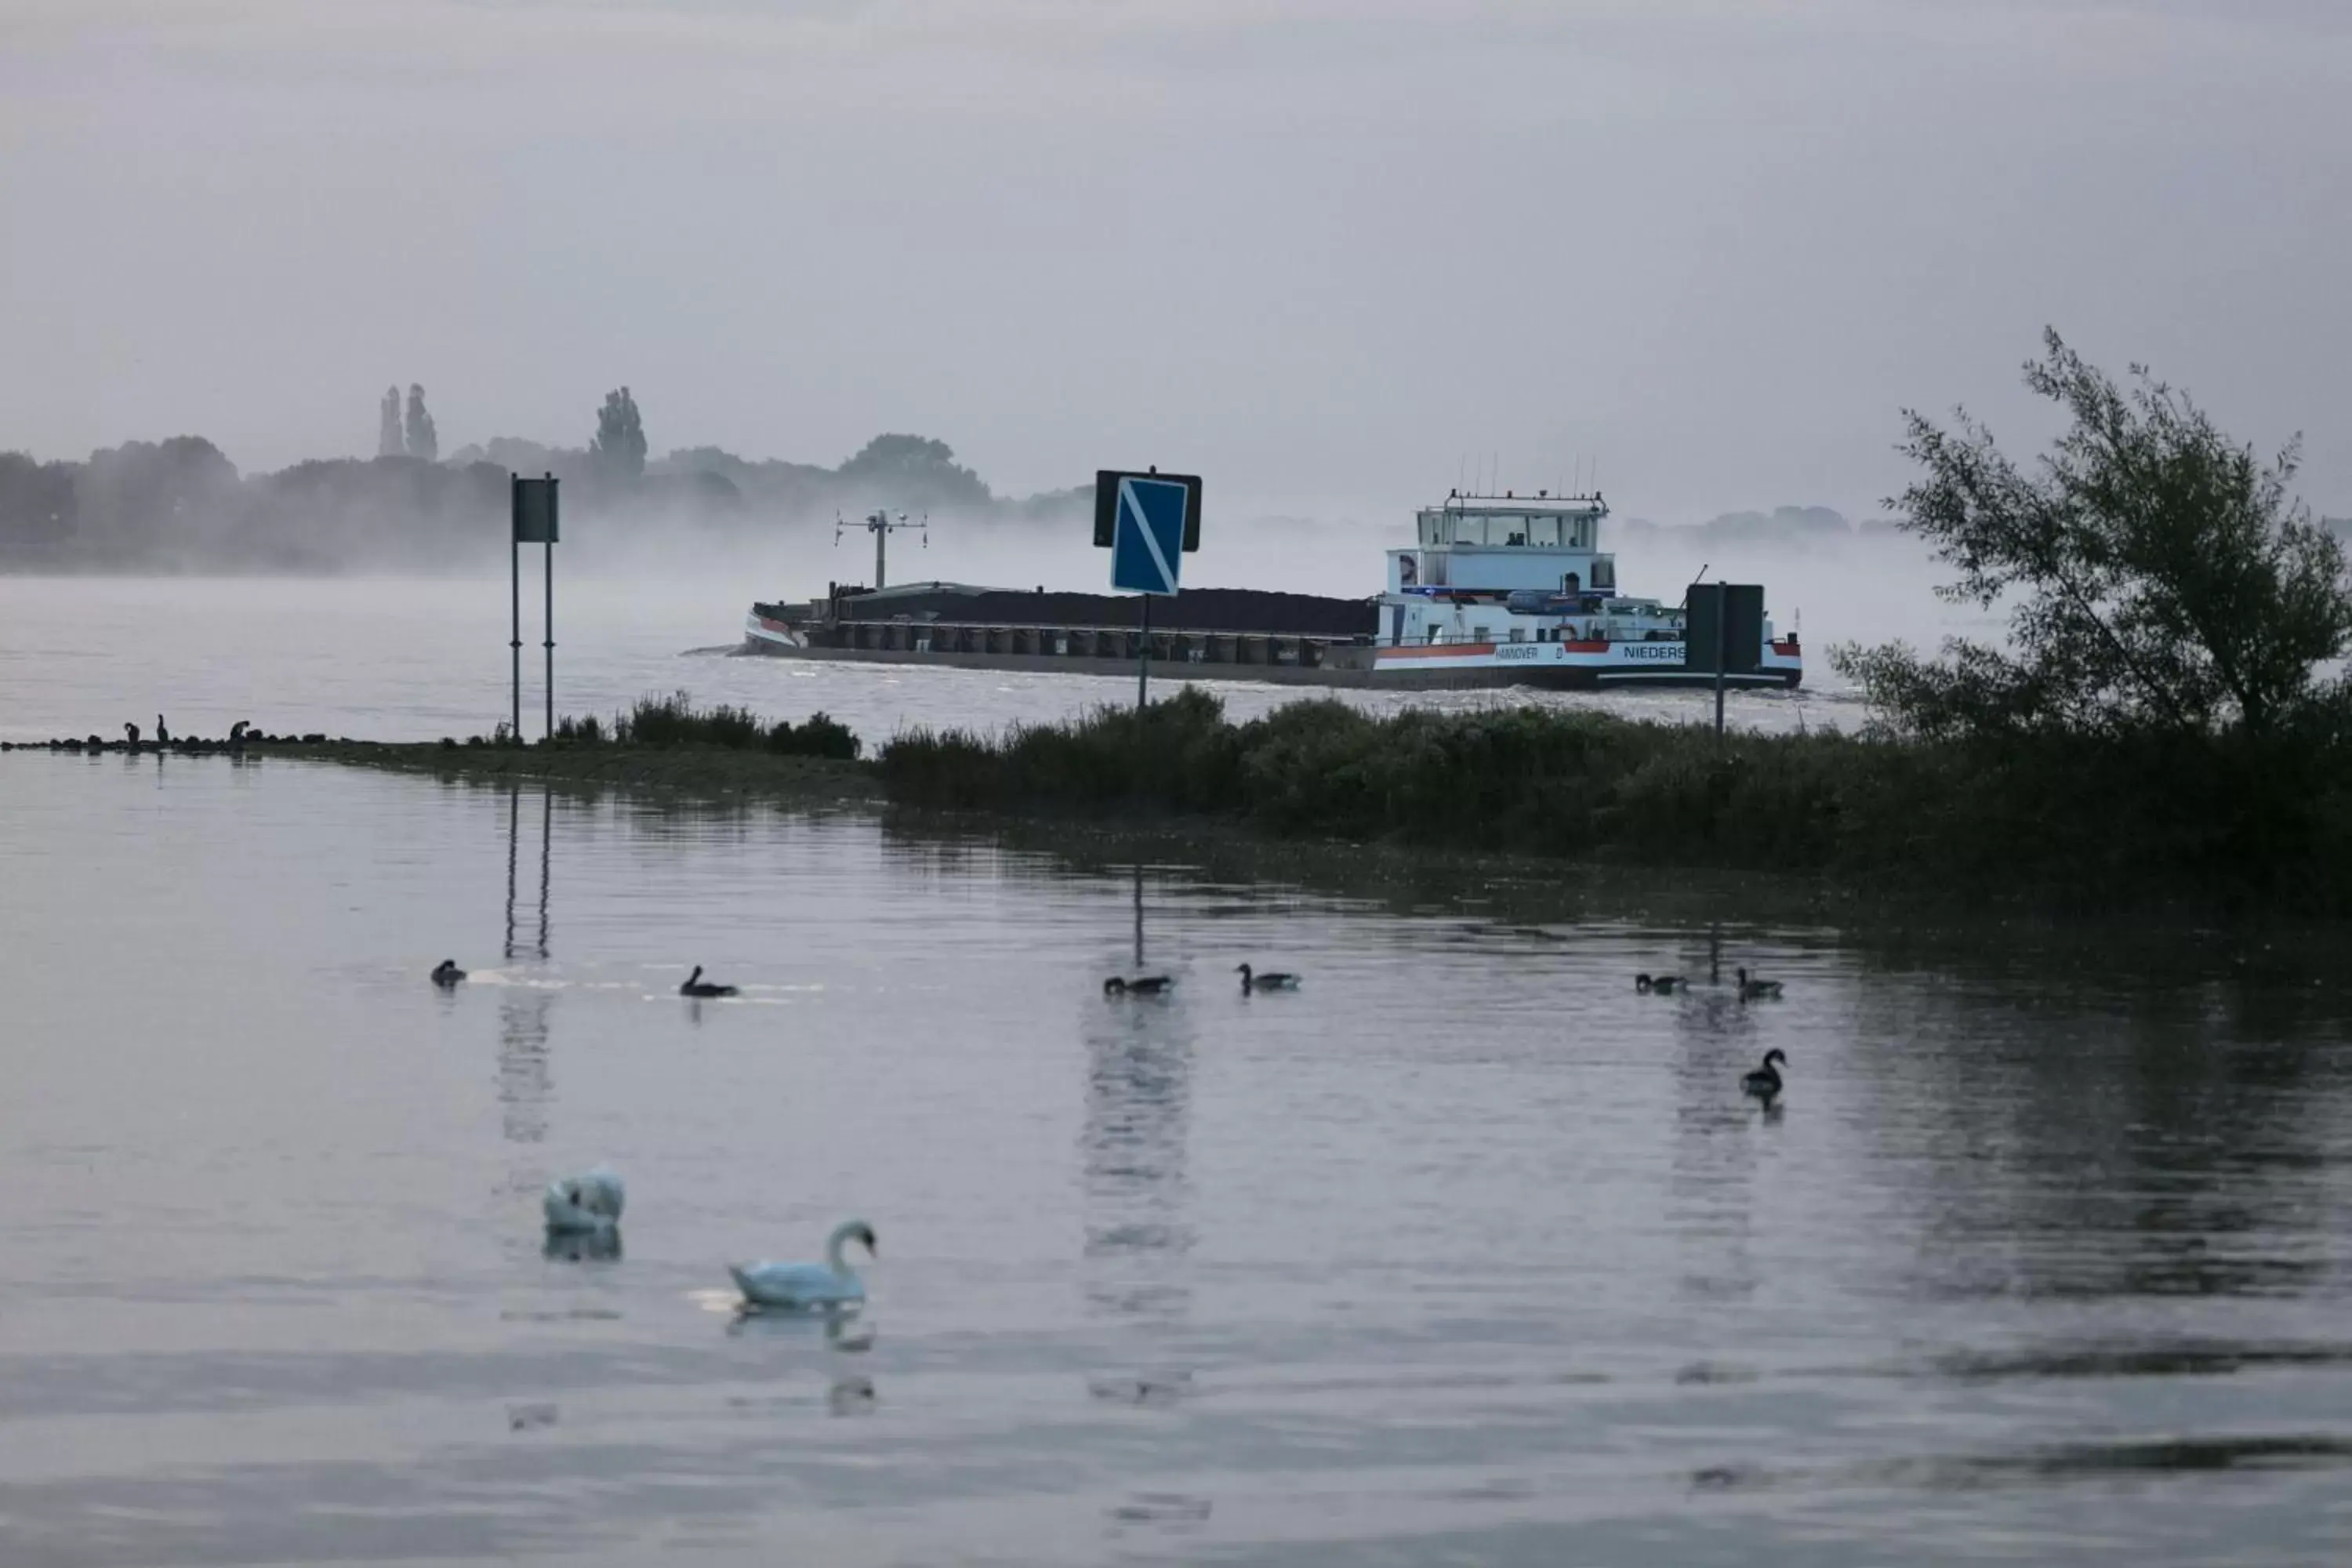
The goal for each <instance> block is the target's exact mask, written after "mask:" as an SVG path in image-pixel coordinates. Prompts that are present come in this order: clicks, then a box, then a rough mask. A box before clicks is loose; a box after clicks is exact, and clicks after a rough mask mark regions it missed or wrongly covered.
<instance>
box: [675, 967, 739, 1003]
mask: <svg viewBox="0 0 2352 1568" xmlns="http://www.w3.org/2000/svg"><path fill="white" fill-rule="evenodd" d="M677 994H679V995H681V996H732V995H734V994H735V987H733V986H732V985H720V984H717V983H715V982H713V981H709V980H705V979H704V978H703V977H702V965H700V964H696V965H695V966H694V973H691V974H689V975H688V976H687V977H686V984H683V985H681V986H679V987H678V988H677Z"/></svg>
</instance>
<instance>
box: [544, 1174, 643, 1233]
mask: <svg viewBox="0 0 2352 1568" xmlns="http://www.w3.org/2000/svg"><path fill="white" fill-rule="evenodd" d="M628 1195H629V1194H628V1189H627V1188H626V1187H625V1186H624V1185H623V1184H622V1183H621V1173H619V1172H618V1171H615V1170H614V1169H613V1168H612V1167H611V1166H609V1165H599V1166H597V1167H596V1168H595V1169H594V1170H593V1171H583V1173H580V1174H579V1175H576V1176H559V1177H557V1178H556V1179H555V1180H554V1181H551V1182H550V1183H548V1184H547V1195H546V1196H545V1197H544V1198H542V1199H541V1207H542V1208H543V1209H545V1210H546V1212H547V1228H548V1229H550V1230H551V1231H553V1232H555V1233H556V1234H557V1235H559V1236H580V1235H591V1236H609V1235H611V1234H612V1233H613V1232H614V1230H616V1229H618V1228H619V1226H620V1224H621V1205H623V1204H625V1202H627V1201H628Z"/></svg>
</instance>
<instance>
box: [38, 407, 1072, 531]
mask: <svg viewBox="0 0 2352 1568" xmlns="http://www.w3.org/2000/svg"><path fill="white" fill-rule="evenodd" d="M625 392H626V389H623V392H622V393H621V394H619V395H616V396H625ZM390 406H392V405H391V404H389V403H388V404H387V407H390ZM623 416H625V417H627V418H629V419H633V418H634V416H635V405H634V404H629V405H622V406H621V407H620V409H619V413H618V415H617V416H615V419H614V425H615V426H618V427H620V428H622V430H623V434H624V436H625V437H635V439H636V440H637V442H638V443H639V446H638V449H637V451H636V452H635V453H630V452H628V451H627V449H626V447H625V445H624V446H623V447H622V448H621V456H620V457H619V458H617V459H616V458H614V456H613V454H612V449H611V445H610V444H604V445H600V444H598V443H592V444H591V446H589V447H574V448H566V447H548V446H542V445H540V444H538V443H536V442H530V441H520V440H512V439H505V438H501V439H498V440H494V441H491V442H489V443H488V444H487V445H485V446H468V447H464V448H462V449H460V450H459V451H457V452H456V453H453V454H452V455H451V456H450V457H448V458H446V459H442V460H438V461H436V460H434V459H432V458H425V457H420V456H414V455H411V454H409V453H407V452H390V451H387V452H386V454H385V455H383V456H379V457H375V458H324V459H319V460H314V461H310V462H303V463H297V464H295V465H294V466H293V467H292V468H283V469H280V470H278V472H276V473H259V474H251V475H244V474H240V473H238V471H237V468H236V465H235V464H234V463H232V462H231V461H230V460H229V458H227V456H226V454H224V453H223V452H222V451H221V449H220V448H219V447H215V445H213V443H212V442H210V441H208V440H206V439H205V438H204V437H200V436H176V437H172V438H171V439H169V440H165V441H129V442H125V443H124V444H122V445H121V446H120V447H106V448H104V449H103V450H100V451H97V452H93V453H92V454H90V456H89V458H88V459H87V460H85V461H82V462H69V461H68V462H41V461H38V460H37V459H35V458H30V457H27V456H26V455H24V454H22V453H17V452H0V571H89V570H99V571H215V572H218V571H270V572H300V571H340V570H349V569H354V568H373V569H386V568H393V569H398V568H410V569H425V570H431V569H437V568H442V567H448V566H456V565H464V564H467V563H470V562H472V561H475V560H478V559H488V558H490V557H492V556H494V555H495V554H497V553H498V552H499V551H500V550H501V549H503V547H504V546H505V543H506V531H505V530H506V518H507V509H508V479H509V476H510V475H511V474H514V473H523V474H541V473H553V474H555V475H556V476H558V477H559V478H561V479H563V480H564V481H565V483H564V487H563V499H564V510H565V515H566V517H567V518H568V519H572V520H575V521H585V520H587V519H589V518H595V517H602V518H608V519H622V520H625V521H626V522H627V524H628V526H630V527H632V528H636V527H644V526H649V525H660V524H665V523H669V524H676V523H682V522H698V523H702V524H706V525H709V526H717V527H737V528H744V529H770V528H780V527H791V526H795V525H812V524H816V523H820V522H824V523H829V522H830V521H832V518H833V515H834V513H835V510H840V511H841V512H842V513H844V514H845V515H851V516H854V515H859V514H862V512H864V511H866V510H872V509H873V508H875V507H877V506H885V505H887V506H889V507H892V508H903V509H906V510H910V511H916V512H921V511H926V510H928V511H929V512H931V513H933V514H934V515H935V516H937V517H940V518H943V519H944V518H947V517H953V518H957V519H960V520H969V521H982V522H992V521H1024V520H1042V519H1045V518H1050V517H1066V516H1068V515H1071V514H1072V513H1075V512H1077V511H1080V510H1084V509H1086V508H1087V507H1090V506H1091V505H1092V504H1093V487H1092V486H1091V485H1087V486H1083V487H1077V488H1074V489H1068V490H1062V491H1054V492H1049V493H1046V494H1043V495H1037V496H1031V497H1027V498H1025V499H1022V500H1009V499H1003V498H999V497H998V496H996V495H994V494H993V493H992V492H991V490H990V489H989V488H988V486H987V485H986V484H985V483H984V482H983V481H982V479H980V477H979V476H978V475H977V474H975V473H973V472H972V471H971V469H970V468H965V467H963V466H962V465H961V464H959V463H957V462H956V460H955V453H954V451H953V449H952V448H950V447H949V446H948V445H947V443H945V442H943V441H936V440H931V439H929V438H927V437H920V436H903V435H888V436H877V437H875V438H874V439H873V440H871V441H869V442H867V443H866V447H864V449H862V450H861V451H859V452H858V453H857V454H856V456H855V457H852V458H850V459H849V460H848V461H847V462H845V463H843V464H842V465H841V466H840V467H839V468H823V467H820V466H817V465H814V464H807V463H785V462H777V461H772V460H769V461H753V460H751V459H747V458H738V457H736V456H735V455H733V454H732V453H730V452H725V451H722V450H720V449H719V448H718V447H694V448H690V449H686V450H680V451H675V452H672V453H671V454H670V455H669V456H668V457H667V458H656V459H650V460H648V459H646V458H644V456H643V449H642V436H641V435H638V434H637V433H636V431H635V428H634V427H633V426H621V425H620V420H621V418H622V417H623ZM386 417H387V426H388V427H390V426H389V421H390V417H391V416H389V415H387V416H386ZM607 433H608V432H607V431H605V430H604V429H600V433H599V434H600V440H601V439H602V437H604V436H605V435H606V434H607ZM387 445H389V442H388V441H387ZM632 458H634V460H631V459H632Z"/></svg>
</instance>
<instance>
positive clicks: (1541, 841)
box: [879, 689, 2352, 914]
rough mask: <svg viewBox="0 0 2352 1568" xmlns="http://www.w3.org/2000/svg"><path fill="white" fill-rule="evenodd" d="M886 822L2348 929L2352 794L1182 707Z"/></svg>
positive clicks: (1953, 759) (2117, 748)
mask: <svg viewBox="0 0 2352 1568" xmlns="http://www.w3.org/2000/svg"><path fill="white" fill-rule="evenodd" d="M879 764H880V772H881V777H882V781H883V784H884V787H885V789H886V790H887V794H888V796H889V798H890V799H891V801H893V802H894V803H897V804H899V805H920V806H932V807H947V808H961V809H985V810H991V811H999V812H1016V813H1030V814H1039V813H1044V814H1069V813H1078V814H1086V815H1089V816H1125V817H1135V816H1157V817H1174V816H1206V817H1214V818H1223V819H1228V820H1234V821H1241V822H1246V823H1248V824H1249V825H1250V826H1253V827H1255V829H1257V830H1259V831H1262V832H1265V833H1269V834H1272V835H1276V836H1279V837H1338V838H1347V839H1359V840H1366V841H1388V842H1399V843H1404V844H1409V845H1417V846H1426V847H1432V848H1441V849H1461V850H1475V851H1488V852H1507V853H1516V854H1527V855H1539V856H1546V857H1557V858H1567V859H1574V860H1580V861H1591V862H1599V863H1603V864H1610V863H1614V864H1624V865H1630V866H1645V867H1708V868H1720V869H1727V870H1754V871H1782V872H1805V873H1813V874H1822V875H1828V876H1833V877H1836V878H1839V879H1844V880H1846V881H1847V882H1849V883H1851V884H1853V885H1855V886H1857V887H1866V888H1870V889H1877V890H1882V891H1889V892H1927V893H1933V894H1943V895H1955V896H1961V897H1969V898H1978V897H1983V898H1995V899H2003V900H2011V899H2030V900H2035V901H2052V900H2055V901H2059V902H2066V903H2074V904H2081V905H2103V904H2112V903H2114V902H2116V901H2119V900H2121V901H2131V902H2148V903H2197V902H2210V903H2212V904H2214V905H2217V906H2228V907H2242V906H2245V905H2248V904H2252V903H2264V902H2268V903H2275V904H2277V905H2279V906H2280V907H2282V908H2285V909H2292V910H2296V911H2298V912H2305V913H2322V914H2338V913H2344V912H2347V910H2352V790H2347V787H2346V785H2345V784H2344V783H2343V782H2342V775H2341V774H2340V773H2338V772H2337V770H2336V768H2335V767H2334V766H2333V765H2332V764H2331V763H2330V761H2329V759H2328V758H2326V756H2325V755H2323V754H2320V753H2318V752H2311V751H2308V750H2305V751H2303V752H2293V753H2288V752H2268V753H2265V754H2262V755H2253V754H2249V753H2244V752H2238V751H2235V750H2233V749H2232V748H2231V746H2230V745H2229V744H2228V743H2226V742H2221V741H2217V740H2210V739H2206V738H2201V737H2173V738H2169V739H2168V740H2165V741H2161V742H2158V741H2154V740H2138V741H2103V742H2096V743H2094V742H2084V741H2080V740H2063V741H2061V740H2042V741H2034V740H2027V739H2019V740H2014V741H2011V742H2009V743H2007V744H2004V745H2002V746H1999V747H1993V746H1988V745H1963V744H1932V743H1927V742H1916V741H1911V742H1895V741H1888V740H1880V739H1871V738H1864V737H1858V736H1849V735H1839V734H1811V735H1757V734H1734V735H1729V736H1727V737H1725V738H1724V739H1723V740H1721V741H1720V742H1718V741H1717V738H1716V736H1715V735H1714V733H1713V732H1712V731H1710V730H1708V729H1706V728H1703V727H1696V726H1683V725H1664V724H1654V723H1648V722H1641V721H1629V720H1623V719H1618V718H1614V717H1612V716H1609V715H1606V714H1600V713H1593V712H1589V711H1587V712H1562V711H1559V710H1547V709H1538V708H1507V709H1496V710H1488V711H1484V712H1477V713H1466V714H1444V713H1436V712H1431V711H1427V710H1407V711H1404V712H1402V713H1399V714H1396V715H1394V716H1391V717H1388V718H1376V717H1372V716H1370V715H1368V714H1365V713H1363V712H1361V711H1360V710H1356V709H1353V708H1350V707H1348V706H1347V705H1345V704H1343V703H1339V702H1331V701H1310V702H1299V703H1294V704H1291V705H1290V706H1288V707H1286V708H1282V709H1279V710H1276V711H1275V712H1273V713H1271V714H1269V715H1267V716H1266V717H1265V718H1263V719H1258V720H1255V721H1251V722H1248V723H1245V724H1234V723H1230V722H1228V721H1226V720H1225V718H1224V715H1223V711H1222V709H1221V707H1220V705H1219V704H1218V703H1217V702H1216V700H1214V699H1213V698H1210V697H1207V696H1205V695H1203V694H1202V693H1200V692H1198V691H1196V690H1192V689H1187V690H1186V691H1185V692H1184V693H1183V694H1182V695H1181V696H1179V697H1177V698H1174V699H1171V700H1168V701H1165V702H1160V703H1156V704H1154V705H1153V706H1152V707H1150V709H1148V710H1145V711H1143V712H1142V713H1137V712H1136V711H1134V710H1126V709H1122V710H1103V711H1101V712H1098V713H1096V714H1094V715H1092V716H1090V717H1088V718H1086V719H1083V720H1079V721H1074V722H1070V723H1064V724H1054V725H1043V726H1034V727H1029V728H1023V729H1016V730H1013V731H1009V732H1007V733H1005V734H1003V735H1002V736H982V735H976V734H971V733H966V732H958V731H943V732H933V731H918V732H914V733H910V734H907V735H902V736H900V737H898V739H897V740H895V741H893V742H890V743H889V744H888V745H887V746H886V747H884V748H883V751H882V753H881V756H880V759H879Z"/></svg>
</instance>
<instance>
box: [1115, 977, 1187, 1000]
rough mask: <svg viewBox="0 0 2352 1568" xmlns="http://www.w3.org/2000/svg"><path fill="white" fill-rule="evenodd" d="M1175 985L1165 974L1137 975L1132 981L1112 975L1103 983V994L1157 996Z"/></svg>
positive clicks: (1173, 980)
mask: <svg viewBox="0 0 2352 1568" xmlns="http://www.w3.org/2000/svg"><path fill="white" fill-rule="evenodd" d="M1173 984H1176V981H1175V979H1174V977H1173V976H1171V975H1166V974H1139V975H1137V976H1136V977H1135V978H1134V979H1132V980H1123V979H1121V978H1120V977H1119V976H1118V975H1116V974H1114V975H1112V976H1111V977H1110V978H1109V979H1108V980H1106V981H1104V982H1103V994H1104V995H1106V996H1157V995H1159V994H1160V993H1161V992H1163V991H1165V990H1167V989H1168V988H1169V987H1170V986H1171V985H1173Z"/></svg>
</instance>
